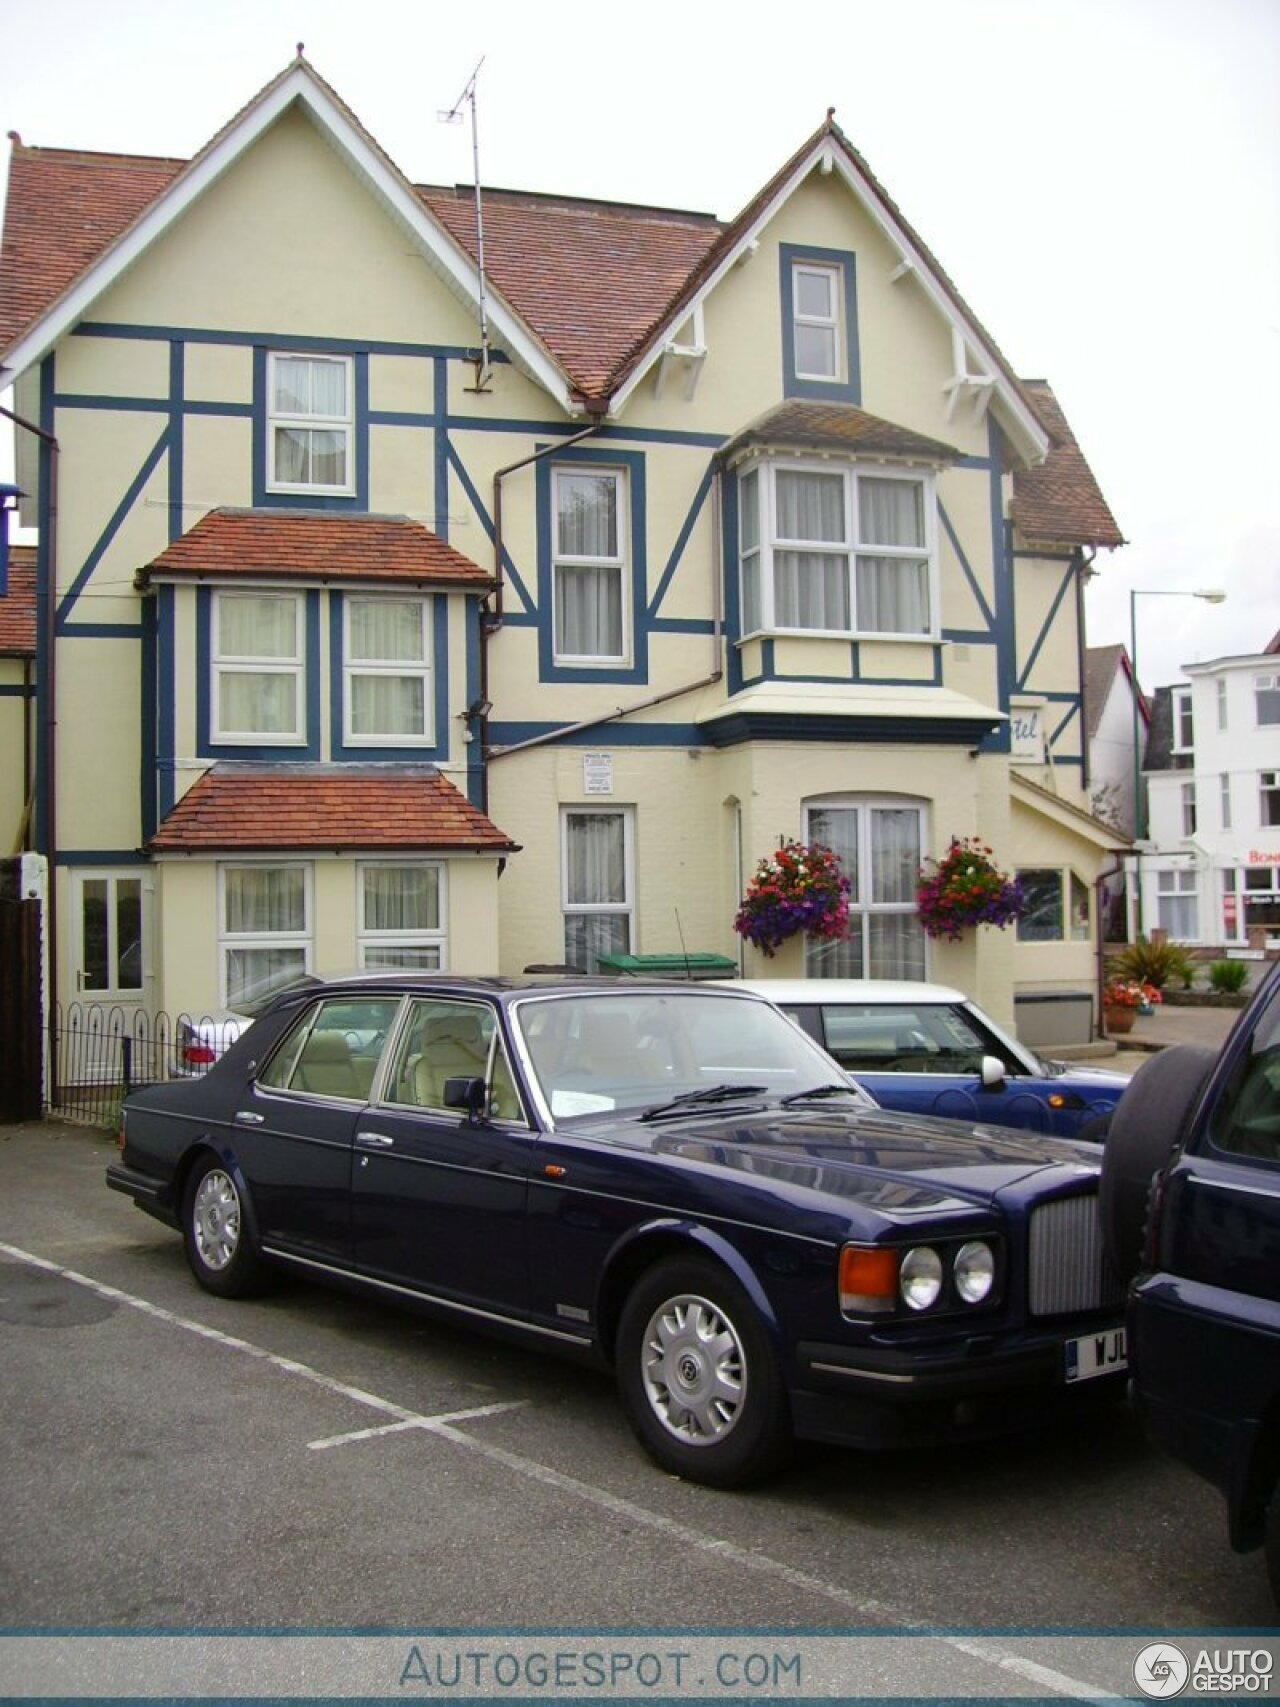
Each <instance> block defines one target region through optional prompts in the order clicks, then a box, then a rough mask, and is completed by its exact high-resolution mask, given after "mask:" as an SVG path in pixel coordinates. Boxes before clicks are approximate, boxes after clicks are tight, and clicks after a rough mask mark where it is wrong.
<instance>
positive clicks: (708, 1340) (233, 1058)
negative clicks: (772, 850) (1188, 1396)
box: [108, 972, 1124, 1486]
mask: <svg viewBox="0 0 1280 1707" xmlns="http://www.w3.org/2000/svg"><path fill="white" fill-rule="evenodd" d="M121 1143H122V1154H121V1157H120V1160H119V1162H118V1163H116V1164H114V1165H113V1166H112V1167H111V1168H110V1169H109V1170H108V1183H109V1184H110V1185H111V1186H112V1187H113V1188H115V1189H116V1190H118V1191H122V1192H124V1193H126V1194H127V1195H129V1196H130V1197H132V1198H133V1199H134V1201H135V1202H136V1203H137V1204H138V1206H139V1207H140V1208H142V1209H143V1210H145V1211H146V1212H147V1213H149V1214H151V1215H154V1216H156V1217H158V1218H159V1219H160V1220H162V1221H164V1222H166V1223H168V1224H169V1225H171V1226H174V1227H176V1228H178V1229H179V1230H180V1231H181V1233H182V1236H183V1239H184V1242H185V1246H186V1251H187V1257H188V1260H189V1262H190V1265H191V1268H192V1271H193V1273H194V1275H195V1277H196V1279H197V1280H198V1281H199V1282H200V1284H201V1285H202V1286H204V1287H206V1288H207V1289H208V1290H210V1291H211V1292H215V1293H219V1294H222V1295H226V1296H235V1295H238V1294H241V1293H245V1292H249V1291H251V1290H253V1289H255V1288H256V1287H257V1286H258V1285H260V1284H261V1282H262V1281H263V1280H264V1278H265V1277H266V1275H267V1273H268V1271H269V1270H270V1269H272V1268H282V1269H287V1270H292V1271H293V1272H294V1273H298V1274H302V1275H306V1276H311V1277H314V1278H317V1279H322V1280H327V1281H330V1282H336V1283H338V1284H341V1285H345V1286H351V1287H356V1288H359V1289H361V1290H362V1291H364V1292H365V1293H366V1294H370V1293H371V1294H374V1295H377V1296H380V1297H382V1298H384V1299H386V1300H388V1301H391V1302H395V1303H400V1304H411V1305H416V1306H419V1307H422V1308H425V1309H426V1310H428V1311H433V1312H438V1313H442V1314H443V1315H445V1316H446V1317H448V1318H450V1319H452V1320H454V1321H458V1322H462V1323H471V1324H473V1325H475V1326H477V1327H480V1328H484V1329H487V1330H490V1331H494V1332H498V1333H500V1334H504V1335H508V1336H514V1337H516V1338H518V1339H519V1340H521V1341H523V1342H524V1343H526V1344H535V1345H539V1346H542V1347H545V1348H548V1349H552V1350H556V1351H559V1352H563V1353H566V1354H568V1355H570V1356H575V1357H579V1358H583V1359H588V1360H590V1361H592V1362H594V1363H597V1364H603V1365H606V1366H609V1367H611V1368H612V1369H613V1371H614V1374H615V1379H616V1382H617V1386H618V1390H619V1394H620V1397H621V1400H622V1403H623V1406H624V1409H625V1411H626V1414H627V1416H628V1418H629V1420H630V1422H631V1424H632V1426H633V1428H634V1429H635V1431H636V1433H637V1435H638V1436H639V1438H640V1440H641V1442H642V1443H643V1445H644V1446H645V1447H646V1449H647V1450H648V1451H649V1453H650V1454H651V1455H652V1456H653V1457H654V1458H655V1459H656V1460H657V1462H658V1463H659V1464H661V1465H663V1466H664V1467H665V1468H666V1469H668V1470H671V1471H674V1472H675V1473H677V1474H680V1475H683V1476H686V1477H689V1478H691V1479H694V1480H698V1481H703V1482H708V1483H712V1484H715V1485H721V1486H730V1485H735V1484H738V1483H743V1482H748V1481H751V1480H754V1479H757V1478H759V1477H760V1476H762V1475H764V1474H765V1473H767V1472H769V1471H771V1470H772V1469H774V1468H775V1467H776V1466H777V1465H778V1464H779V1463H780V1462H781V1460H782V1459H783V1458H784V1456H785V1454H786V1450H787V1447H788V1445H789V1444H790V1442H791V1441H792V1440H793V1439H795V1438H800V1439H806V1440H822V1441H828V1442H833V1443H837V1444H844V1445H849V1446H854V1447H881V1446H898V1445H903V1444H911V1443H924V1442H928V1441H937V1440H957V1439H962V1438H965V1437H969V1436H980V1435H991V1434H994V1433H1000V1432H1005V1431H1008V1430H1012V1429H1016V1428H1018V1427H1020V1426H1024V1425H1027V1424H1030V1423H1033V1422H1037V1421H1041V1420H1044V1419H1046V1418H1048V1417H1054V1416H1059V1415H1062V1414H1063V1413H1064V1411H1066V1410H1067V1409H1068V1408H1069V1407H1072V1406H1075V1405H1088V1404H1090V1402H1091V1401H1095V1400H1105V1399H1106V1398H1107V1397H1108V1396H1114V1395H1115V1394H1116V1393H1117V1392H1122V1391H1123V1383H1124V1342H1123V1325H1122V1294H1121V1291H1120V1288H1119V1287H1118V1286H1117V1284H1116V1282H1115V1280H1114V1277H1113V1276H1112V1275H1111V1272H1110V1270H1109V1267H1108V1265H1107V1262H1106V1259H1105V1257H1104V1254H1103V1252H1102V1248H1101V1243H1102V1241H1101V1228H1100V1223H1099V1218H1098V1198H1097V1193H1098V1183H1099V1167H1098V1159H1097V1152H1096V1149H1093V1148H1090V1147H1089V1146H1085V1145H1079V1144H1076V1143H1073V1142H1069V1141H1059V1140H1052V1139H1045V1138H1039V1137H1035V1136H1032V1135H1029V1134H1016V1133H1011V1132H1008V1131H1003V1130H999V1129H996V1128H993V1127H984V1126H980V1125H972V1124H964V1123H961V1122H950V1121H938V1120H930V1119H921V1118H916V1117H912V1116H907V1115H901V1114H895V1113H891V1112H889V1111H887V1110H882V1109H880V1108H878V1107H877V1106H876V1105H875V1104H874V1102H873V1101H872V1099H871V1098H870V1097H868V1096H867V1095H866V1094H865V1093H864V1092H863V1091H861V1090H860V1089H859V1088H858V1086H857V1085H856V1084H855V1083H854V1081H853V1080H852V1079H850V1078H849V1077H848V1075H847V1074H845V1073H843V1072H842V1071H841V1070H840V1069H839V1068H838V1067H836V1066H835V1065H834V1064H833V1063H832V1061H831V1060H830V1058H829V1057H828V1056H826V1055H825V1054H824V1053H823V1052H822V1051H821V1050H820V1049H819V1048H818V1047H817V1046H816V1045H815V1044H814V1043H813V1042H812V1041H811V1040H810V1039H808V1038H806V1037H805V1036H804V1035H803V1034H802V1033H801V1032H800V1031H799V1030H798V1029H797V1028H796V1027H795V1026H794V1025H793V1024H792V1023H791V1022H790V1021H788V1020H787V1019H786V1018H785V1017H784V1016H783V1015H782V1014H781V1013H779V1012H778V1010H777V1009H776V1008H774V1007H773V1006H772V1005H771V1004H769V1003H767V1002H765V1001H763V1000H762V999H760V998H758V997H756V996H754V995H751V994H750V993H748V992H745V991H735V990H731V989H727V988H711V987H708V986H698V985H687V984H686V985H679V984H671V985H662V984H644V983H638V982H632V981H628V982H627V983H625V984H620V983H619V982H618V981H617V980H598V981H590V980H587V981H581V982H579V981H573V980H566V979H556V980H554V981H553V982H548V983H541V984H540V983H537V982H529V981H520V980H502V979H483V978H470V979H468V978H461V977H452V978H451V977H446V976H442V975H431V974H409V973H401V972H386V973H369V974H364V975H362V976H360V977H359V978H353V979H344V980H340V981H332V982H321V983H318V984H313V985H310V986H308V987H306V988H303V989H298V990H292V991H289V992H286V993H283V994H282V995H281V996H280V997H278V998H277V999H276V1001H275V1002H273V1003H272V1004H271V1005H270V1006H269V1007H268V1008H267V1009H266V1011H265V1012H264V1013H263V1014H262V1015H261V1017H259V1018H258V1019H257V1020H256V1021H255V1023H254V1024H253V1025H252V1026H251V1027H250V1028H249V1030H248V1031H246V1032H245V1033H244V1035H243V1036H241V1037H240V1038H238V1039H237V1040H236V1041H235V1042H234V1043H233V1044H232V1045H231V1047H230V1048H229V1049H228V1050H227V1052H226V1054H225V1055H224V1056H223V1057H222V1058H221V1060H219V1061H218V1062H217V1063H216V1064H215V1065H214V1066H213V1067H212V1068H211V1069H210V1071H209V1072H208V1074H207V1075H205V1076H204V1077H203V1078H200V1079H188V1080H180V1081H176V1082H172V1083H167V1084H160V1085H155V1086H152V1087H149V1088H147V1089H144V1090H141V1091H139V1092H136V1093H135V1094H134V1095H133V1096H132V1097H131V1098H129V1099H128V1101H127V1102H126V1105H125V1112H124V1127H123V1134H122V1140H121Z"/></svg>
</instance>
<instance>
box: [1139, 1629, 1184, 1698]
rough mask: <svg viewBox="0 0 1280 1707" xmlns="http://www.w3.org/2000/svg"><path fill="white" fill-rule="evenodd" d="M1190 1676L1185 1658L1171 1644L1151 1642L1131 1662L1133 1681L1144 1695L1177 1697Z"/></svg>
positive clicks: (1178, 1649) (1181, 1652) (1179, 1650)
mask: <svg viewBox="0 0 1280 1707" xmlns="http://www.w3.org/2000/svg"><path fill="white" fill-rule="evenodd" d="M1190 1675H1191V1667H1190V1665H1189V1664H1188V1662H1187V1656H1186V1655H1185V1654H1184V1653H1183V1651H1182V1649H1181V1648H1175V1647H1174V1645H1173V1643H1172V1642H1153V1643H1152V1644H1151V1646H1150V1647H1149V1648H1144V1649H1143V1650H1142V1652H1141V1653H1140V1654H1139V1655H1138V1657H1137V1659H1136V1660H1135V1661H1134V1662H1133V1681H1134V1682H1135V1683H1136V1684H1137V1686H1138V1688H1139V1689H1140V1690H1141V1691H1142V1693H1143V1694H1144V1695H1152V1696H1157V1697H1160V1696H1166V1695H1177V1694H1178V1693H1179V1692H1180V1691H1181V1690H1183V1689H1185V1688H1186V1687H1187V1678H1188V1677H1189V1676H1190Z"/></svg>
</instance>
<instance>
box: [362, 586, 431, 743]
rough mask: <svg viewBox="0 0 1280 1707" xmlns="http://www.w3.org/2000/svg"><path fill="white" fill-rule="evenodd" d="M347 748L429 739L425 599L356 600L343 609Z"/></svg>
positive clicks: (429, 646) (427, 626) (428, 623)
mask: <svg viewBox="0 0 1280 1707" xmlns="http://www.w3.org/2000/svg"><path fill="white" fill-rule="evenodd" d="M343 618H344V633H343V639H344V669H345V673H346V692H345V693H344V695H343V704H344V708H345V729H344V731H343V734H344V739H345V741H346V743H347V744H348V745H349V746H361V745H364V746H373V745H377V746H382V745H386V744H388V743H392V744H395V745H397V746H402V745H409V744H413V743H419V744H422V743H426V742H428V741H429V740H430V739H431V733H432V730H431V691H430V687H431V682H430V674H431V672H430V654H431V633H430V628H431V625H430V619H429V616H428V609H427V604H426V601H425V600H423V599H389V598H377V599H355V598H348V599H347V600H345V602H344V606H343Z"/></svg>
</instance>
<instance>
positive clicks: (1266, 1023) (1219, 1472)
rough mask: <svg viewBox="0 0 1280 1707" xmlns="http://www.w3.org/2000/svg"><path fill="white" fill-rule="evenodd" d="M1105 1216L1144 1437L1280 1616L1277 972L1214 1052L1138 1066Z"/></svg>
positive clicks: (1115, 1136) (1115, 1121) (1109, 1160)
mask: <svg viewBox="0 0 1280 1707" xmlns="http://www.w3.org/2000/svg"><path fill="white" fill-rule="evenodd" d="M1102 1215H1103V1225H1104V1229H1105V1237H1106V1241H1107V1245H1108V1248H1109V1250H1110V1253H1111V1256H1112V1260H1113V1265H1114V1266H1115V1267H1116V1268H1117V1270H1118V1271H1119V1272H1121V1273H1122V1274H1123V1275H1125V1276H1126V1277H1131V1278H1132V1281H1133V1284H1132V1288H1131V1291H1130V1294H1129V1310H1128V1321H1129V1335H1130V1349H1131V1355H1132V1359H1133V1392H1134V1397H1135V1399H1136V1402H1137V1406H1138V1410H1139V1413H1140V1415H1141V1417H1142V1420H1143V1422H1144V1424H1145V1427H1146V1430H1147V1433H1148V1435H1149V1436H1150V1438H1151V1439H1152V1440H1153V1441H1154V1442H1155V1443H1156V1444H1157V1445H1158V1446H1160V1447H1162V1448H1164V1450H1165V1451H1167V1452H1168V1453H1170V1454H1171V1455H1172V1456H1173V1457H1175V1458H1178V1459H1181V1460H1182V1462H1183V1463H1185V1464H1188V1465H1189V1466H1190V1467H1191V1468H1192V1469H1193V1470H1195V1471H1196V1472H1197V1473H1198V1474H1200V1475H1201V1476H1203V1477H1205V1478H1206V1479H1207V1480H1208V1481H1210V1482H1212V1483H1213V1484H1214V1485H1215V1486H1216V1487H1217V1488H1218V1489H1219V1490H1220V1491H1221V1492H1222V1494H1223V1496H1224V1497H1225V1499H1226V1504H1227V1523H1228V1535H1229V1538H1230V1541H1231V1544H1232V1546H1233V1547H1235V1548H1236V1549H1237V1551H1240V1552H1247V1551H1250V1550H1252V1549H1254V1548H1257V1547H1263V1548H1264V1549H1265V1555H1266V1561H1267V1568H1268V1572H1269V1574H1270V1578H1271V1587H1272V1591H1273V1593H1274V1594H1275V1597H1276V1603H1277V1605H1280V966H1277V967H1275V968H1273V970H1272V972H1271V973H1270V975H1269V976H1268V978H1267V979H1266V980H1265V981H1264V982H1263V984H1262V985H1261V986H1260V988H1259V989H1258V991H1257V993H1256V995H1255V996H1254V999H1253V1001H1252V1003H1251V1005H1250V1007H1249V1009H1248V1010H1247V1012H1245V1013H1244V1014H1243V1015H1242V1016H1241V1018H1240V1020H1239V1021H1238V1022H1237V1024H1236V1025H1235V1027H1234V1028H1233V1030H1232V1032H1231V1035H1230V1037H1229V1038H1228V1039H1227V1042H1226V1045H1225V1046H1224V1048H1223V1049H1222V1051H1221V1053H1220V1054H1218V1053H1216V1052H1214V1051H1212V1050H1209V1049H1202V1048H1199V1047H1195V1046H1192V1045H1183V1046H1181V1047H1179V1048H1176V1049H1169V1050H1165V1051H1162V1052H1161V1053H1160V1054H1159V1055H1156V1056H1153V1057H1152V1059H1151V1060H1150V1061H1149V1062H1148V1063H1147V1065H1145V1066H1144V1067H1142V1068H1141V1069H1140V1070H1139V1072H1138V1073H1137V1074H1136V1075H1135V1076H1134V1079H1133V1082H1132V1084H1131V1086H1130V1088H1129V1090H1128V1091H1126V1093H1125V1095H1124V1096H1123V1097H1122V1098H1121V1101H1120V1104H1119V1106H1118V1107H1117V1109H1116V1112H1115V1114H1114V1116H1113V1118H1112V1123H1111V1130H1110V1133H1109V1135H1108V1138H1107V1143H1106V1151H1105V1157H1104V1163H1103V1190H1102Z"/></svg>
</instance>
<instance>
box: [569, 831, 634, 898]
mask: <svg viewBox="0 0 1280 1707" xmlns="http://www.w3.org/2000/svg"><path fill="white" fill-rule="evenodd" d="M566 841H567V844H568V845H567V848H566V861H567V866H568V870H567V873H566V899H567V900H568V902H569V904H570V905H571V906H577V907H595V906H607V905H611V904H612V905H615V906H621V905H623V904H625V902H626V899H627V863H626V830H625V821H624V819H623V817H622V815H621V813H618V812H575V813H574V814H573V815H572V816H571V817H570V818H569V820H568V828H567V831H566Z"/></svg>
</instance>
